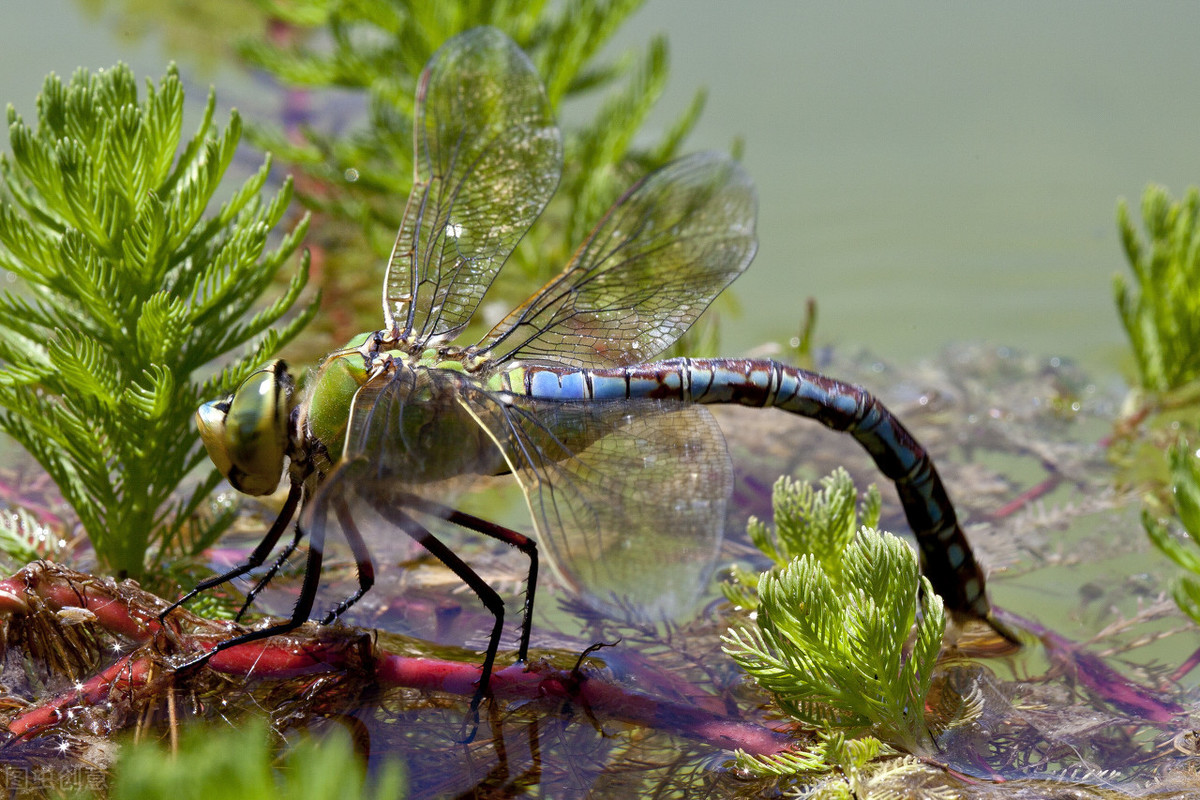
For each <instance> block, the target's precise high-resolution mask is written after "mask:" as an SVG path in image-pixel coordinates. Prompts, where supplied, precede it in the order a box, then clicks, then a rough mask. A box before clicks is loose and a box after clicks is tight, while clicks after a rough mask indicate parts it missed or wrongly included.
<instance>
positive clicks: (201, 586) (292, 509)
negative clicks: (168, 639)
mask: <svg viewBox="0 0 1200 800" xmlns="http://www.w3.org/2000/svg"><path fill="white" fill-rule="evenodd" d="M301 494H302V492H301V488H300V485H299V484H292V488H291V490H290V491H289V492H288V496H287V500H286V501H284V504H283V508H282V509H280V511H279V516H277V517H276V518H275V522H274V523H272V524H271V529H270V530H268V531H267V535H266V536H264V537H263V538H262V541H261V542H259V543H258V546H257V547H255V548H254V552H252V553H251V554H250V557H249V558H248V559H246V561H245V563H242V564H239V565H238V566H236V567H234V568H233V569H231V570H228V571H226V572H222V573H221V574H220V575H214V576H213V577H211V578H207V579H205V580H202V581H200V582H199V583H197V584H196V585H195V587H194V588H193V589H192V590H191V591H190V592H188V593H187V594H185V595H184V596H183V597H181V598H179V599H178V600H176V601H175V602H174V603H172V604H171V605H169V606H167V609H166V610H165V611H163V612H162V613H161V614H159V615H158V618H159V620H162V619H164V618H165V617H166V616H167V615H168V614H170V613H171V612H172V611H174V610H175V609H177V608H179V607H180V606H181V605H183V604H184V603H186V602H187V601H188V600H191V599H192V598H193V597H195V596H196V595H198V594H200V592H203V591H205V590H207V589H211V588H212V587H214V586H220V585H221V584H222V583H227V582H229V581H231V580H233V579H234V578H239V577H241V576H242V575H245V574H246V573H247V572H249V571H250V570H252V569H257V568H258V567H260V566H262V563H263V562H264V561H266V559H267V556H269V555H270V554H271V551H272V550H274V549H275V545H276V544H278V542H279V537H281V536H282V535H283V532H284V530H285V529H286V528H287V526H288V523H289V522H291V520H292V517H293V516H294V515H295V513H296V506H297V504H298V503H299V502H300V496H301ZM300 536H301V533H300V530H299V527H297V529H296V540H294V541H293V542H292V545H291V548H290V550H289V551H288V552H290V551H291V550H294V549H295V547H296V541H299V538H300ZM277 569H278V566H273V567H272V568H271V571H270V572H269V573H268V577H267V578H265V579H263V580H261V581H259V583H258V584H257V585H256V586H255V587H254V589H253V590H252V591H253V593H254V594H257V593H258V591H259V590H260V589H261V588H262V587H263V586H264V585H265V584H266V581H268V580H270V576H272V575H274V574H275V571H276V570H277ZM252 599H253V596H249V597H247V599H246V605H244V606H242V610H241V611H239V612H238V618H240V617H241V616H242V613H243V612H245V610H246V606H248V605H250V600H252Z"/></svg>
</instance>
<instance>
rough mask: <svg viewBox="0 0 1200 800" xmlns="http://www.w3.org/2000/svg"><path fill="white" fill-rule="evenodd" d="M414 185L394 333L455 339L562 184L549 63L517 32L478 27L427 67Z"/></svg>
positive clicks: (391, 270)
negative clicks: (547, 82) (513, 35)
mask: <svg viewBox="0 0 1200 800" xmlns="http://www.w3.org/2000/svg"><path fill="white" fill-rule="evenodd" d="M414 169H415V174H414V177H413V189H412V194H411V195H410V196H409V200H408V206H407V207H406V208H405V212H404V219H403V222H402V223H401V226H400V232H399V234H398V235H397V237H396V245H395V247H394V249H393V251H392V256H391V259H390V261H389V264H388V274H387V280H386V281H385V283H384V316H385V320H386V327H387V328H388V330H389V331H390V332H391V333H392V334H393V336H403V337H404V338H408V339H411V340H414V341H419V342H424V341H426V340H429V339H434V338H439V339H443V340H449V339H452V338H454V336H456V335H457V334H458V333H459V332H460V331H461V330H462V328H463V327H465V326H466V324H467V323H468V322H469V321H470V318H471V315H472V314H473V313H474V312H475V309H476V307H477V306H478V305H479V302H480V300H481V299H482V297H483V294H484V292H486V291H487V288H488V287H489V286H490V285H491V283H492V280H493V279H494V278H495V276H496V273H497V272H498V271H499V269H500V267H501V266H502V265H503V264H504V262H505V260H506V259H507V258H508V256H509V254H511V253H512V251H513V248H515V247H516V245H517V242H518V241H519V240H520V239H521V237H522V236H523V235H524V234H525V232H526V231H527V230H528V229H529V226H530V225H532V224H533V221H534V220H535V219H537V217H538V215H539V214H541V212H542V209H543V208H544V207H545V205H546V203H547V202H548V201H549V199H550V197H551V195H553V194H554V190H555V188H556V187H557V186H558V179H559V175H560V173H561V171H562V137H561V134H560V133H559V130H558V127H557V126H556V125H555V123H554V119H553V113H552V111H551V108H550V102H549V100H548V99H547V97H546V92H545V89H544V88H543V87H542V82H541V79H540V78H539V77H538V74H537V70H536V69H535V68H534V66H533V64H532V63H531V62H530V61H529V58H528V57H527V56H526V55H525V54H524V53H523V52H522V51H521V49H520V48H519V47H518V46H517V45H516V44H515V43H514V42H513V41H512V40H511V39H509V38H508V37H507V36H505V35H504V34H502V33H500V32H499V31H497V30H495V29H494V28H478V29H475V30H472V31H468V32H467V33H464V34H462V35H460V36H457V37H455V38H454V39H452V40H450V41H449V42H447V43H446V44H445V45H444V46H443V47H442V48H441V49H439V50H438V51H437V52H436V53H435V54H434V56H433V58H432V59H431V60H430V62H429V65H428V66H427V67H426V68H425V71H424V73H422V76H421V80H420V83H419V88H418V91H417V105H416V113H415V115H414Z"/></svg>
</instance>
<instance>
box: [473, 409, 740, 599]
mask: <svg viewBox="0 0 1200 800" xmlns="http://www.w3.org/2000/svg"><path fill="white" fill-rule="evenodd" d="M475 402H477V403H478V404H479V406H480V409H481V410H480V417H481V418H483V417H486V416H490V417H491V419H492V420H493V421H492V422H491V423H490V425H491V427H492V428H493V430H494V431H496V434H497V439H500V440H502V441H503V442H504V447H505V449H506V450H508V451H509V457H510V462H511V465H512V467H513V471H514V472H515V473H516V476H517V479H518V481H519V482H520V484H521V488H522V490H523V491H524V493H525V497H526V501H527V502H528V504H529V509H530V512H531V515H532V518H533V523H534V527H535V529H536V531H537V539H538V544H539V547H540V548H541V550H542V552H544V553H546V554H547V555H548V556H549V560H550V563H551V566H552V567H553V568H554V570H555V572H556V573H557V574H558V576H559V578H560V579H561V580H562V581H563V582H564V583H565V584H566V585H567V586H569V587H571V588H572V589H573V590H575V591H576V592H577V593H579V595H580V596H581V597H583V598H584V599H586V600H587V601H588V602H589V603H590V604H591V605H592V606H594V607H596V608H598V609H600V610H602V611H604V612H606V613H608V614H610V615H612V616H615V617H618V618H631V617H632V618H636V619H643V620H661V619H670V618H675V617H678V616H679V615H680V614H681V613H683V612H685V611H688V610H690V609H691V608H693V607H694V605H695V602H696V600H697V598H698V597H699V596H700V595H701V593H702V592H703V591H704V589H705V587H706V586H707V584H708V578H709V577H710V575H711V572H712V568H713V566H714V564H715V563H716V558H717V555H718V550H719V548H720V545H721V538H722V534H723V530H724V524H725V506H726V502H727V500H728V497H729V493H730V487H731V485H732V468H731V465H730V462H729V455H728V451H727V450H726V447H725V440H724V438H723V437H722V435H721V431H720V428H719V427H718V426H717V424H716V421H715V420H714V419H713V418H712V416H711V415H710V414H709V413H708V411H707V410H706V409H704V408H701V407H699V406H692V405H684V404H680V403H670V402H664V401H657V400H621V401H606V402H566V403H562V402H549V401H539V400H532V399H529V398H523V397H517V398H511V399H510V400H509V401H508V402H506V403H505V404H504V405H502V406H496V405H494V403H495V401H494V400H492V399H491V398H487V397H480V398H477V399H476V401H475Z"/></svg>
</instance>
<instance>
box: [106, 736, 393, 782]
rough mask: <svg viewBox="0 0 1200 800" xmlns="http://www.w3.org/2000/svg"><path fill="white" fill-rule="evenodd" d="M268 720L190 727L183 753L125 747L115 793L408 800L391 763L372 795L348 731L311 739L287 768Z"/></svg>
mask: <svg viewBox="0 0 1200 800" xmlns="http://www.w3.org/2000/svg"><path fill="white" fill-rule="evenodd" d="M271 739H272V736H271V734H270V732H269V731H268V729H267V725H266V724H265V722H263V721H262V720H251V721H250V722H249V724H243V725H237V726H230V725H228V724H224V725H220V726H219V727H218V726H215V725H191V726H185V728H184V731H183V736H182V737H181V739H180V747H179V752H178V753H175V754H170V753H167V752H166V750H165V748H164V747H163V746H162V745H160V744H156V743H145V744H126V745H124V746H123V747H122V749H121V753H120V756H119V758H118V760H117V764H116V766H115V768H114V775H113V779H112V783H111V785H110V793H109V795H108V796H109V797H111V798H113V800H150V799H151V798H162V797H170V798H174V800H192V798H195V800H203V799H204V798H211V797H236V798H238V800H275V798H279V797H288V798H297V800H356V799H357V798H362V797H366V798H399V797H405V796H406V792H405V789H404V776H403V772H402V770H401V769H400V764H399V762H396V761H392V762H389V763H387V764H386V765H385V766H384V767H383V768H382V769H380V770H378V771H377V773H376V774H375V775H374V778H373V780H372V781H371V784H372V789H373V790H372V791H370V792H365V791H364V790H365V788H366V786H365V785H366V783H367V781H366V769H365V765H364V764H363V763H362V761H361V760H360V759H359V758H358V756H357V754H356V753H355V752H354V746H353V744H352V743H351V741H350V737H349V735H348V734H347V733H346V732H345V730H344V729H342V728H338V727H337V726H334V727H333V728H332V729H331V730H330V733H329V735H327V736H323V737H321V739H319V740H318V739H316V738H314V737H311V736H306V737H303V738H302V739H301V740H300V741H299V742H298V743H296V744H295V745H294V746H291V747H289V748H288V749H287V752H286V754H285V755H284V757H283V759H282V761H281V763H276V760H277V757H278V753H277V752H276V748H274V747H272V746H271Z"/></svg>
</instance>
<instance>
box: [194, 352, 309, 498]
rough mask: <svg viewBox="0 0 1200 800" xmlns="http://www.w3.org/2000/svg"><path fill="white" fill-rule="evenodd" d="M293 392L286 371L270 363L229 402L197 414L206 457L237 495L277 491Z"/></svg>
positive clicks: (213, 404)
mask: <svg viewBox="0 0 1200 800" xmlns="http://www.w3.org/2000/svg"><path fill="white" fill-rule="evenodd" d="M294 387H295V382H294V381H293V380H292V376H291V374H290V373H289V372H288V369H287V365H286V364H285V363H283V362H282V361H272V362H271V363H270V364H267V365H266V366H264V367H263V368H261V369H259V370H256V371H255V372H254V373H252V374H251V375H250V376H249V377H248V378H246V380H244V381H242V384H241V385H240V386H239V387H238V388H237V389H236V390H234V393H233V394H231V395H230V396H229V397H227V398H225V399H224V400H218V401H214V402H211V403H205V404H204V405H202V406H200V410H198V411H197V412H196V427H198V428H199V429H200V438H201V439H202V440H203V441H204V448H205V449H206V450H208V457H209V458H211V459H212V462H213V464H215V465H216V467H217V469H218V470H220V471H221V474H222V475H224V476H225V477H226V478H227V479H228V480H229V483H230V484H231V485H232V486H233V488H235V489H237V490H238V491H239V492H244V493H246V494H251V495H264V494H270V493H271V492H274V491H275V488H276V487H277V486H278V485H279V478H280V477H281V476H282V474H283V459H284V456H286V455H287V452H288V427H289V424H288V420H289V418H290V416H291V413H292V406H293V401H292V395H293V390H294Z"/></svg>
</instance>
